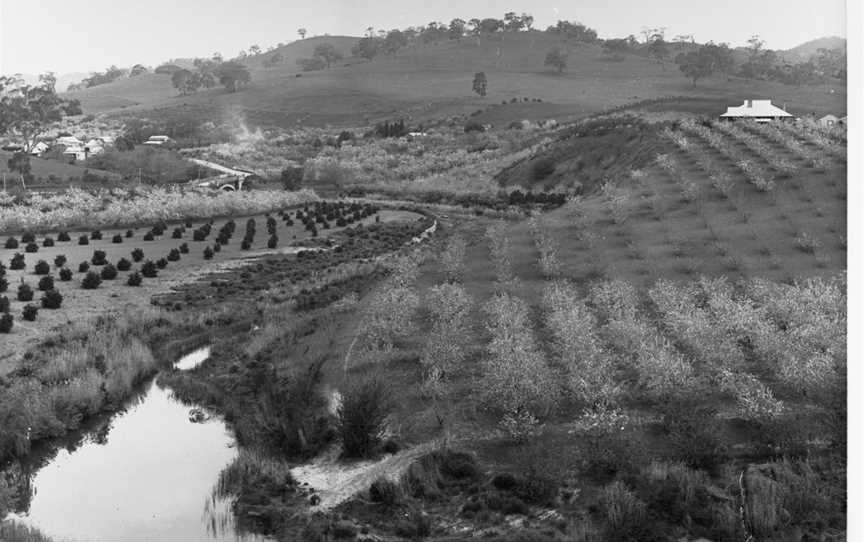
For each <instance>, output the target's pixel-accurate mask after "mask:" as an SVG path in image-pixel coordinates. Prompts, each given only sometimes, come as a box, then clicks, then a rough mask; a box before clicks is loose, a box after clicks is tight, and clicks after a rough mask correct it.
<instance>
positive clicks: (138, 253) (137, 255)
mask: <svg viewBox="0 0 864 542" xmlns="http://www.w3.org/2000/svg"><path fill="white" fill-rule="evenodd" d="M143 259H144V251H143V250H141V249H140V248H136V249H135V250H133V251H132V261H133V262H135V263H138V262H140V261H141V260H143Z"/></svg>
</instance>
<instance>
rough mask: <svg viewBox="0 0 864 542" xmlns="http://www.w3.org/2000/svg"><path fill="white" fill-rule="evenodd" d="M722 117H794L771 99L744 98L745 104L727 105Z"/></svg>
mask: <svg viewBox="0 0 864 542" xmlns="http://www.w3.org/2000/svg"><path fill="white" fill-rule="evenodd" d="M720 116H721V117H792V116H793V115H792V114H790V113H787V112H786V111H783V110H782V109H780V108H779V107H777V106H776V105H774V104H772V103H771V100H744V104H743V105H740V106H738V107H727V108H726V112H725V113H723V114H722V115H720Z"/></svg>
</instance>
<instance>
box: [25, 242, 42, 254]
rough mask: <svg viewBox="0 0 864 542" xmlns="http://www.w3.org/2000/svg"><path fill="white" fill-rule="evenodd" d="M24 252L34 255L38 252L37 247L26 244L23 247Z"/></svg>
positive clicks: (33, 244)
mask: <svg viewBox="0 0 864 542" xmlns="http://www.w3.org/2000/svg"><path fill="white" fill-rule="evenodd" d="M24 252H29V253H31V254H32V253H34V252H39V245H37V244H36V243H27V246H26V247H24Z"/></svg>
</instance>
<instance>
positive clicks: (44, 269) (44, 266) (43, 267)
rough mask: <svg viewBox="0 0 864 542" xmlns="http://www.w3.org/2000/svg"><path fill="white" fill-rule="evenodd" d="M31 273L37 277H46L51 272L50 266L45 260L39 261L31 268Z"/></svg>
mask: <svg viewBox="0 0 864 542" xmlns="http://www.w3.org/2000/svg"><path fill="white" fill-rule="evenodd" d="M33 272H34V273H35V274H37V275H47V274H48V273H49V272H51V266H50V265H48V262H46V261H45V260H39V261H38V262H36V265H34V266H33Z"/></svg>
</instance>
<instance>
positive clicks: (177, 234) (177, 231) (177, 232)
mask: <svg viewBox="0 0 864 542" xmlns="http://www.w3.org/2000/svg"><path fill="white" fill-rule="evenodd" d="M171 238H172V239H182V238H183V228H174V231H172V232H171Z"/></svg>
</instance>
